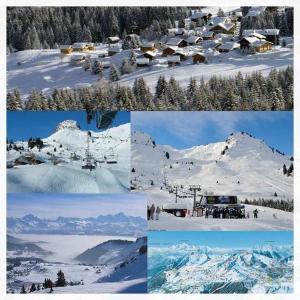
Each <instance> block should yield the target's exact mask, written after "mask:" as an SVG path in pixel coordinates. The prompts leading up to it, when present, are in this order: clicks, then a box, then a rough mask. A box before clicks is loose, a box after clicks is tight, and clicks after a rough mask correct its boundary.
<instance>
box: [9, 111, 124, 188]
mask: <svg viewBox="0 0 300 300" xmlns="http://www.w3.org/2000/svg"><path fill="white" fill-rule="evenodd" d="M68 117H69V118H70V119H68ZM8 123H9V129H8V138H7V148H6V150H7V151H6V153H7V190H8V192H9V193H16V192H40V193H42V192H57V193H118V192H120V193H121V192H125V193H126V192H128V191H129V190H130V183H129V182H130V116H129V113H128V112H106V113H101V112H99V113H98V114H96V112H95V113H93V114H92V115H89V114H88V113H86V112H69V113H67V112H9V113H8ZM95 123H96V124H95ZM24 124H27V126H24ZM22 126H24V127H22Z"/></svg>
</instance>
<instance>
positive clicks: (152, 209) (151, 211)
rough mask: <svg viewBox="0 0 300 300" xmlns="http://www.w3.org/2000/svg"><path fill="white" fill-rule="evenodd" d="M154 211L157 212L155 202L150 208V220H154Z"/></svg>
mask: <svg viewBox="0 0 300 300" xmlns="http://www.w3.org/2000/svg"><path fill="white" fill-rule="evenodd" d="M154 213H155V206H154V204H152V205H151V208H150V220H154Z"/></svg>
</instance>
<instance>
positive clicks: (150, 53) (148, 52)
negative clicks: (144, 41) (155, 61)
mask: <svg viewBox="0 0 300 300" xmlns="http://www.w3.org/2000/svg"><path fill="white" fill-rule="evenodd" d="M145 54H147V55H149V56H152V57H155V56H156V54H157V52H156V51H150V50H148V51H146V52H145V53H144V55H145Z"/></svg>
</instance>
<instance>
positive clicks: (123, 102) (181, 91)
mask: <svg viewBox="0 0 300 300" xmlns="http://www.w3.org/2000/svg"><path fill="white" fill-rule="evenodd" d="M293 77H294V75H293V67H291V66H289V67H287V68H286V69H285V70H277V69H273V70H272V71H271V72H270V73H269V75H267V76H263V75H262V73H261V72H253V73H252V74H247V75H242V73H240V72H238V73H237V74H236V75H235V76H231V77H224V76H213V77H211V78H210V79H209V80H208V81H206V82H205V81H204V79H203V78H202V79H201V80H199V81H197V80H196V79H194V78H191V79H190V82H189V84H188V86H187V87H182V86H180V84H179V83H178V82H177V81H176V79H175V78H174V77H171V78H170V79H169V80H167V79H166V78H165V77H164V76H160V77H159V79H158V81H157V84H156V87H155V91H154V93H152V92H151V91H150V89H149V87H148V86H147V84H146V82H145V81H144V79H143V78H139V79H136V80H135V82H134V84H133V87H128V86H121V85H118V84H117V83H109V84H107V85H105V86H100V85H99V86H94V87H91V88H82V89H75V90H68V89H61V90H59V89H55V90H54V91H53V92H52V94H51V95H49V96H46V95H44V94H43V92H41V91H37V90H33V91H32V92H31V93H30V94H29V96H28V97H27V98H26V99H25V101H22V99H21V95H20V91H19V90H18V89H15V90H13V91H12V92H8V93H7V109H8V110H83V109H86V107H89V108H92V109H98V110H104V111H106V110H128V111H130V110H229V111H231V110H242V111H246V110H292V109H293V102H294V94H293Z"/></svg>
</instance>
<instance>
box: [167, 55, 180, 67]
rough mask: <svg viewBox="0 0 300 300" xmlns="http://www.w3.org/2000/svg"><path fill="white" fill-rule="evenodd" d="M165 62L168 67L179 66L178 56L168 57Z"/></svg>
mask: <svg viewBox="0 0 300 300" xmlns="http://www.w3.org/2000/svg"><path fill="white" fill-rule="evenodd" d="M167 61H168V66H169V67H173V66H177V65H180V56H179V55H172V56H168V57H167Z"/></svg>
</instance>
